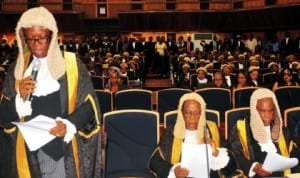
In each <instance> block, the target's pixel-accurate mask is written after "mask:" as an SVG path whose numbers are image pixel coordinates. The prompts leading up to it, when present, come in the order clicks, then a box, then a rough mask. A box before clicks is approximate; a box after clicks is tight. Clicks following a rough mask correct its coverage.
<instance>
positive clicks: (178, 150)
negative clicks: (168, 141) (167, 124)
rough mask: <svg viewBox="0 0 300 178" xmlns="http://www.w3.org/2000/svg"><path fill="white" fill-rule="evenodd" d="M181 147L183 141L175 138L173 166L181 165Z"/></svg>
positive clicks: (172, 157) (172, 155)
mask: <svg viewBox="0 0 300 178" xmlns="http://www.w3.org/2000/svg"><path fill="white" fill-rule="evenodd" d="M181 146H182V139H179V138H174V140H173V147H172V154H171V164H172V165H175V164H177V163H179V160H180V155H181Z"/></svg>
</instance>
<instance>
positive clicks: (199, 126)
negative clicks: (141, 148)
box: [149, 93, 235, 178]
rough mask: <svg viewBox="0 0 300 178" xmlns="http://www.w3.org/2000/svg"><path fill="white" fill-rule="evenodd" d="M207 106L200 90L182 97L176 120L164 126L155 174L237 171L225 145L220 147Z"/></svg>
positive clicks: (152, 161) (152, 164)
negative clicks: (208, 117) (208, 115)
mask: <svg viewBox="0 0 300 178" xmlns="http://www.w3.org/2000/svg"><path fill="white" fill-rule="evenodd" d="M205 110H206V103H205V101H204V100H203V98H202V97H201V96H200V95H198V94H197V93H188V94H185V95H183V96H182V97H181V98H180V101H179V106H178V113H177V120H176V124H175V126H174V124H172V125H170V127H169V126H168V127H167V128H166V129H165V130H164V134H163V136H162V138H161V140H160V143H159V144H158V147H157V148H156V149H155V151H154V153H153V154H152V156H151V159H150V164H149V167H150V169H151V171H153V174H155V175H156V176H157V177H162V178H166V177H168V178H175V177H176V178H180V177H197V178H198V177H199V178H200V177H208V176H210V177H212V178H216V177H219V176H220V175H221V174H222V173H225V174H227V175H228V174H230V173H235V161H234V160H232V159H230V156H229V154H228V152H227V150H226V149H225V148H219V146H220V142H221V141H220V140H221V137H220V134H219V130H218V127H217V126H216V124H215V123H214V122H212V121H206V117H205ZM206 128H208V129H206ZM195 150H196V151H195ZM193 152H195V153H193ZM218 170H222V171H218ZM225 170H226V171H225ZM204 175H206V176H204Z"/></svg>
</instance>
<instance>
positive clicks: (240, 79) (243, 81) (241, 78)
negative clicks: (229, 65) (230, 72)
mask: <svg viewBox="0 0 300 178" xmlns="http://www.w3.org/2000/svg"><path fill="white" fill-rule="evenodd" d="M236 76H237V77H236V82H235V85H234V86H233V89H238V88H245V87H249V86H250V85H249V82H248V78H247V74H246V72H244V71H243V70H241V71H239V72H238V73H237V74H236Z"/></svg>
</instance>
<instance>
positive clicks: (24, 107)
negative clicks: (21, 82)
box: [15, 93, 32, 118]
mask: <svg viewBox="0 0 300 178" xmlns="http://www.w3.org/2000/svg"><path fill="white" fill-rule="evenodd" d="M15 103H16V111H17V113H18V115H19V118H21V117H24V116H29V115H31V113H32V108H31V101H27V100H26V101H25V102H24V101H23V99H22V98H21V95H20V93H17V95H16V100H15Z"/></svg>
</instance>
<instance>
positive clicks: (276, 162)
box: [263, 152, 298, 172]
mask: <svg viewBox="0 0 300 178" xmlns="http://www.w3.org/2000/svg"><path fill="white" fill-rule="evenodd" d="M297 164H298V159H297V158H285V157H283V156H281V155H279V154H277V153H274V152H269V153H268V154H267V156H266V158H265V161H264V164H263V169H265V170H267V171H270V172H276V171H284V170H285V169H289V168H292V167H294V166H296V165H297Z"/></svg>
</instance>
